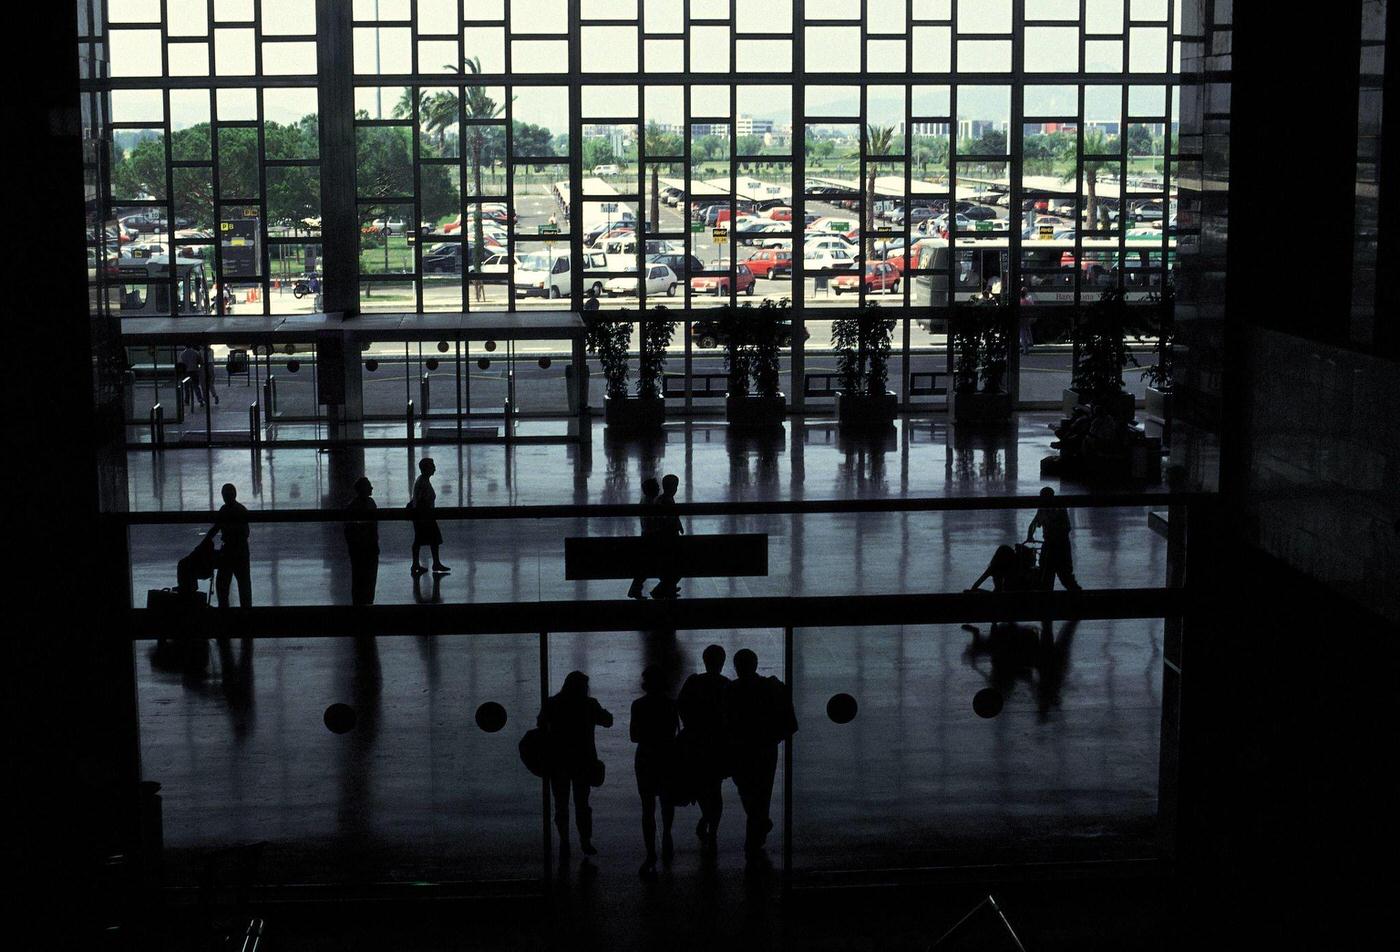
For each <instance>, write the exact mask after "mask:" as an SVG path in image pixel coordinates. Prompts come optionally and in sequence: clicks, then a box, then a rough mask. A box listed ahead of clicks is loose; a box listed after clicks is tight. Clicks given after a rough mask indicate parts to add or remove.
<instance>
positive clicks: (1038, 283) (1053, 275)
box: [914, 232, 1177, 304]
mask: <svg viewBox="0 0 1400 952" xmlns="http://www.w3.org/2000/svg"><path fill="white" fill-rule="evenodd" d="M1081 251H1082V254H1083V258H1082V259H1081V260H1079V261H1078V265H1077V270H1078V271H1079V274H1080V277H1079V290H1080V295H1081V299H1083V300H1093V298H1094V297H1096V296H1097V295H1098V294H1099V293H1100V292H1102V291H1105V290H1107V289H1109V288H1113V287H1117V286H1118V276H1119V273H1120V272H1121V273H1122V275H1123V289H1124V296H1125V299H1126V300H1128V301H1130V302H1131V301H1149V300H1155V299H1157V298H1158V297H1160V295H1161V293H1162V278H1163V271H1164V269H1163V258H1162V256H1163V253H1164V251H1163V248H1162V237H1161V233H1160V232H1157V233H1155V234H1144V233H1138V234H1133V233H1130V234H1129V235H1128V236H1127V240H1126V242H1125V243H1124V247H1123V248H1122V250H1121V255H1122V257H1121V258H1120V257H1119V255H1120V249H1119V245H1118V239H1116V238H1085V239H1083V241H1082V244H1081ZM915 252H916V259H915V269H916V270H917V271H921V272H930V271H932V272H935V273H933V274H928V273H923V274H916V275H914V282H915V284H914V288H915V292H914V293H915V295H916V298H922V299H923V300H924V301H929V302H932V301H944V300H946V299H947V292H948V287H949V281H950V275H949V272H950V271H951V272H952V273H951V282H952V290H953V295H952V296H953V299H954V300H955V301H971V300H974V299H975V298H977V297H980V296H981V294H982V293H983V291H986V290H989V289H990V290H996V289H998V288H1000V290H1001V294H1002V299H1003V300H1005V299H1006V294H1007V293H1008V292H1009V291H1010V290H1011V289H1010V288H1009V287H1008V286H1007V283H1008V275H1009V273H1010V255H1011V252H1010V247H1009V242H1008V240H1007V239H1006V238H1005V237H997V238H979V239H976V240H975V241H973V242H969V243H967V244H965V245H962V246H959V247H956V248H953V249H951V250H950V249H949V247H948V240H947V239H946V238H923V239H920V240H919V241H918V242H916V244H915ZM1165 254H1166V269H1165V270H1166V271H1167V272H1168V273H1170V272H1174V271H1175V270H1176V266H1177V260H1176V247H1175V242H1172V243H1171V244H1170V245H1169V246H1168V247H1167V248H1166V250H1165ZM950 255H952V258H951V259H950V257H949V256H950ZM950 263H951V265H952V267H951V268H950V267H949V265H950ZM1020 264H1021V266H1020V277H1021V283H1022V284H1023V285H1024V286H1025V289H1026V292H1027V295H1028V297H1029V300H1030V302H1031V303H1032V304H1073V303H1074V290H1075V288H1074V286H1075V271H1076V252H1075V247H1074V241H1073V240H1070V239H1050V240H1035V239H1026V240H1024V241H1022V242H1021V262H1020ZM937 272H942V273H941V274H940V273H937ZM920 291H922V294H920Z"/></svg>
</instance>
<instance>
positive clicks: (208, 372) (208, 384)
mask: <svg viewBox="0 0 1400 952" xmlns="http://www.w3.org/2000/svg"><path fill="white" fill-rule="evenodd" d="M215 365H216V361H215V360H214V345H212V344H205V345H204V353H203V355H202V356H201V357H200V358H199V379H200V380H202V381H203V382H204V399H205V400H206V401H209V400H212V401H213V402H214V405H215V406H218V405H219V391H218V390H216V389H215V388H214V370H215Z"/></svg>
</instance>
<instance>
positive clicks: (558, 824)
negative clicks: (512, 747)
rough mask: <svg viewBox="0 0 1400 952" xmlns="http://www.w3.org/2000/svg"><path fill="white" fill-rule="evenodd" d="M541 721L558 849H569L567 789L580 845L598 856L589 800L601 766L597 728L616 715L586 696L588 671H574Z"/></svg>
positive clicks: (587, 853)
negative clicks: (571, 799) (586, 672)
mask: <svg viewBox="0 0 1400 952" xmlns="http://www.w3.org/2000/svg"><path fill="white" fill-rule="evenodd" d="M538 724H539V726H540V727H541V728H543V729H544V732H545V738H546V740H547V742H548V758H549V789H550V791H551V792H552V793H553V795H554V826H555V828H556V829H558V831H559V853H560V855H561V856H565V855H568V852H569V794H570V793H572V794H573V798H574V821H575V822H576V823H577V824H578V839H579V848H580V849H582V850H583V852H584V855H585V856H594V855H596V854H597V852H598V851H597V850H596V849H594V847H593V810H592V808H591V807H589V805H588V795H589V792H590V790H591V781H592V780H593V779H595V775H596V773H597V771H598V768H599V766H600V762H599V760H598V747H597V745H596V744H595V743H594V739H593V731H594V728H597V727H612V726H613V716H612V714H610V713H609V712H608V711H607V710H606V709H605V708H604V707H603V705H601V704H599V703H598V701H597V699H596V698H592V697H589V696H588V675H586V674H584V673H583V672H582V671H570V672H569V675H568V677H566V678H564V685H563V687H561V688H560V689H559V693H558V694H555V695H552V696H551V697H549V698H547V699H546V700H545V702H544V707H543V708H541V710H540V716H539V720H538Z"/></svg>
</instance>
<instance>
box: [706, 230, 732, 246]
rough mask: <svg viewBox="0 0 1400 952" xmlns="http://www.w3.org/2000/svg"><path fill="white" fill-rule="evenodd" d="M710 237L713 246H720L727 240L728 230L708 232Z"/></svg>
mask: <svg viewBox="0 0 1400 952" xmlns="http://www.w3.org/2000/svg"><path fill="white" fill-rule="evenodd" d="M710 237H712V238H713V239H714V240H715V244H717V245H722V244H724V243H725V242H726V241H728V240H729V229H728V228H716V229H714V230H713V231H712V232H710Z"/></svg>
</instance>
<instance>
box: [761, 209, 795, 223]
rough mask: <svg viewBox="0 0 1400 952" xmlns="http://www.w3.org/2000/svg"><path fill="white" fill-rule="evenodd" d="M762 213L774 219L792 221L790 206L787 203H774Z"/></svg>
mask: <svg viewBox="0 0 1400 952" xmlns="http://www.w3.org/2000/svg"><path fill="white" fill-rule="evenodd" d="M764 214H765V215H767V216H768V217H769V218H771V219H773V220H774V221H792V208H791V207H789V206H787V205H774V206H773V207H772V208H770V209H768V210H767V211H765V212H764Z"/></svg>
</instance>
